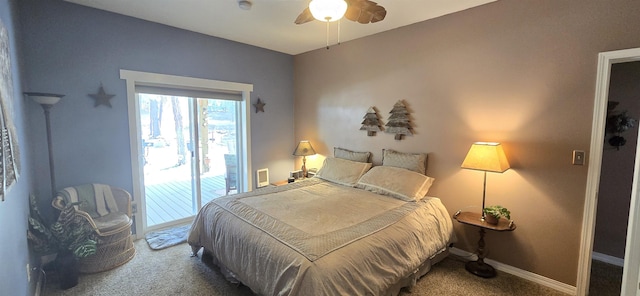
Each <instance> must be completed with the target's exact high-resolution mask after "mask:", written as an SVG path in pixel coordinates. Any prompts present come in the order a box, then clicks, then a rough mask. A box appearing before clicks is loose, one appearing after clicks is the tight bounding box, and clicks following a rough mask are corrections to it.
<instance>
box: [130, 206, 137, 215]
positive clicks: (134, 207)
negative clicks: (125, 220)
mask: <svg viewBox="0 0 640 296" xmlns="http://www.w3.org/2000/svg"><path fill="white" fill-rule="evenodd" d="M137 212H138V204H131V213H132V214H135V213H137Z"/></svg>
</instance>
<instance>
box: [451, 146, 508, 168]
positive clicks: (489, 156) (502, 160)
mask: <svg viewBox="0 0 640 296" xmlns="http://www.w3.org/2000/svg"><path fill="white" fill-rule="evenodd" d="M461 167H462V168H464V169H472V170H480V171H487V172H495V173H502V172H504V171H506V170H508V169H509V168H510V167H509V161H507V157H506V156H505V155H504V150H502V145H500V143H488V142H476V143H473V145H471V149H469V153H467V157H465V158H464V161H463V162H462V166H461Z"/></svg>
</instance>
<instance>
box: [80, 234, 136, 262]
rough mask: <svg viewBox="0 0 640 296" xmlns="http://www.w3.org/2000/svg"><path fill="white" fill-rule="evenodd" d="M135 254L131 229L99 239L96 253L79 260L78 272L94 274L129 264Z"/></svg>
mask: <svg viewBox="0 0 640 296" xmlns="http://www.w3.org/2000/svg"><path fill="white" fill-rule="evenodd" d="M135 254H136V249H135V247H134V246H133V238H132V237H131V227H128V228H126V229H123V231H121V232H118V233H114V234H112V235H110V236H105V237H101V238H100V239H99V242H98V246H97V250H96V253H95V254H94V255H92V256H89V257H85V258H80V261H79V266H78V267H79V270H80V272H82V273H95V272H101V271H105V270H109V269H112V268H116V267H118V266H120V265H122V264H125V263H127V262H129V260H131V259H133V257H134V256H135Z"/></svg>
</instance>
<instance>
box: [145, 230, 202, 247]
mask: <svg viewBox="0 0 640 296" xmlns="http://www.w3.org/2000/svg"><path fill="white" fill-rule="evenodd" d="M190 229H191V225H183V226H179V227H173V228H167V229H162V230H158V231H153V232H149V233H147V235H145V239H146V240H147V243H148V244H149V247H150V248H152V249H154V250H162V249H165V248H168V247H171V246H175V245H178V244H181V243H184V242H186V241H187V235H188V232H189V230H190Z"/></svg>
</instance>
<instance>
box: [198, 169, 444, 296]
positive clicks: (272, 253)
mask: <svg viewBox="0 0 640 296" xmlns="http://www.w3.org/2000/svg"><path fill="white" fill-rule="evenodd" d="M452 238H453V225H452V222H451V218H450V217H449V214H448V211H447V210H446V209H445V207H444V206H443V205H442V202H441V201H440V199H438V198H436V197H426V198H424V199H422V200H421V201H418V202H406V201H402V200H399V199H396V198H393V197H389V196H384V195H379V194H375V193H371V192H369V191H366V190H362V189H357V188H353V187H348V186H343V185H339V184H335V183H332V182H328V181H324V180H321V179H318V178H311V179H307V180H305V181H302V182H295V183H291V184H288V185H284V186H278V187H269V188H266V189H261V190H256V191H253V192H248V193H242V194H237V195H232V196H228V197H223V198H218V199H214V200H213V201H211V202H209V203H208V204H206V205H205V206H204V207H203V208H202V209H201V210H200V211H199V213H198V215H197V216H196V219H195V220H194V222H193V224H192V228H191V231H190V233H189V238H188V243H189V244H190V245H191V247H192V249H193V251H194V253H196V252H197V251H198V250H199V249H200V248H203V247H204V248H205V249H206V250H207V251H208V252H209V253H211V255H212V256H213V258H214V261H215V263H216V264H218V265H220V266H221V267H222V269H223V270H225V271H228V272H227V274H228V275H230V276H231V277H232V278H234V279H236V280H238V281H240V282H242V283H243V284H244V285H246V286H248V287H249V288H251V289H252V290H253V291H254V292H255V293H256V294H259V295H389V294H396V293H397V290H398V284H399V283H402V284H405V283H406V284H407V285H410V283H411V282H412V281H413V282H414V281H415V279H416V278H417V277H418V276H420V275H422V274H423V273H424V272H425V271H426V270H428V268H429V265H430V263H431V261H432V260H433V259H434V258H439V257H438V255H439V254H442V253H443V252H446V247H447V245H448V244H449V243H450V241H451V240H452Z"/></svg>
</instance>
